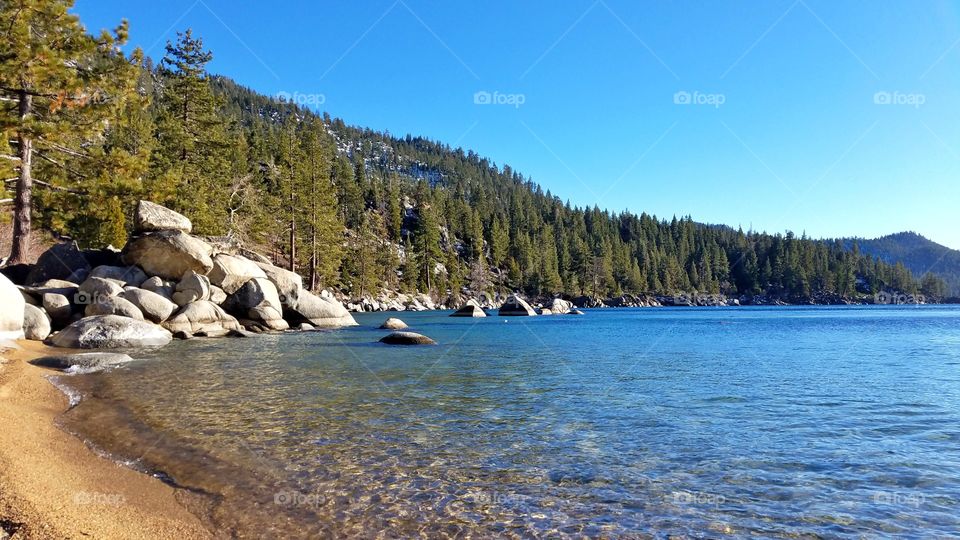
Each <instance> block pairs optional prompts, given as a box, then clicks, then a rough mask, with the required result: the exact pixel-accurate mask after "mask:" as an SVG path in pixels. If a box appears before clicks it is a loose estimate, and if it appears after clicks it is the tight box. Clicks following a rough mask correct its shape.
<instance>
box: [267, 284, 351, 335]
mask: <svg viewBox="0 0 960 540" xmlns="http://www.w3.org/2000/svg"><path fill="white" fill-rule="evenodd" d="M284 315H286V317H287V320H288V321H290V322H291V323H294V324H299V323H303V322H305V323H310V324H312V325H313V326H315V327H317V328H338V327H341V326H356V325H357V321H355V320H354V319H353V315H351V314H350V312H349V311H347V308H345V307H343V304H341V303H340V302H338V301H336V300H335V299H334V298H333V297H329V296H317V295H315V294H313V293H310V292H307V291H302V292H301V293H300V298H299V299H297V303H296V305H294V306H284Z"/></svg>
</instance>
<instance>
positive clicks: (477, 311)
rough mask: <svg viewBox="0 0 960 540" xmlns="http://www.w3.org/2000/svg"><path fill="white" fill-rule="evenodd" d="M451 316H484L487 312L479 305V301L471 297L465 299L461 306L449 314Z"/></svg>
mask: <svg viewBox="0 0 960 540" xmlns="http://www.w3.org/2000/svg"><path fill="white" fill-rule="evenodd" d="M450 316H451V317H486V316H487V313H486V312H485V311H483V309H482V308H481V307H480V302H477V301H476V300H474V299H473V298H471V299H470V300H467V302H466V303H465V304H463V307H461V308H460V309H458V310H456V311H454V312H453V313H451V314H450Z"/></svg>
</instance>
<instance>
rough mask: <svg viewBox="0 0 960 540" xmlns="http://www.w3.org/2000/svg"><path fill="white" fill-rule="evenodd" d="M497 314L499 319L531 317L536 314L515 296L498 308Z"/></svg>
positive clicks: (524, 301)
mask: <svg viewBox="0 0 960 540" xmlns="http://www.w3.org/2000/svg"><path fill="white" fill-rule="evenodd" d="M499 313H500V316H501V317H532V316H534V315H536V314H537V312H536V311H534V310H533V308H532V307H530V304H528V303H527V302H526V300H524V299H523V298H520V297H519V296H518V295H515V294H514V295H511V296H510V297H509V298H507V301H506V302H504V303H503V305H502V306H500V312H499Z"/></svg>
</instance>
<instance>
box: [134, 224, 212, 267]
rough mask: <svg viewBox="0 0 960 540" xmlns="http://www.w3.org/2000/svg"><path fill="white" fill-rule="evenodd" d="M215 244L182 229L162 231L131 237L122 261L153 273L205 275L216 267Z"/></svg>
mask: <svg viewBox="0 0 960 540" xmlns="http://www.w3.org/2000/svg"><path fill="white" fill-rule="evenodd" d="M212 253H213V248H212V247H210V244H207V243H206V242H204V241H203V240H200V239H198V238H194V237H192V236H190V235H189V234H186V233H184V232H183V231H169V230H164V231H159V232H155V233H147V234H144V235H143V236H138V237H136V238H132V239H131V240H130V241H129V242H127V245H126V247H124V248H123V261H124V263H126V264H135V265H137V266H139V267H140V268H143V270H144V272H146V273H147V274H149V275H151V276H159V277H161V278H164V279H180V278H181V277H182V276H183V275H184V274H185V273H187V272H196V273H198V274H202V275H206V274H207V273H209V272H210V270H211V269H212V268H213V259H212V258H211V254H212Z"/></svg>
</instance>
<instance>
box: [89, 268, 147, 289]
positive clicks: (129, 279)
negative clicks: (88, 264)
mask: <svg viewBox="0 0 960 540" xmlns="http://www.w3.org/2000/svg"><path fill="white" fill-rule="evenodd" d="M89 277H98V278H104V279H113V280H116V281H122V282H123V283H124V284H125V285H133V286H134V287H139V286H140V284H141V283H143V282H144V281H146V280H147V275H146V274H144V273H143V270H141V269H139V268H137V267H136V266H98V267H96V268H94V269H93V270H92V271H91V272H90V276H89Z"/></svg>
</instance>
